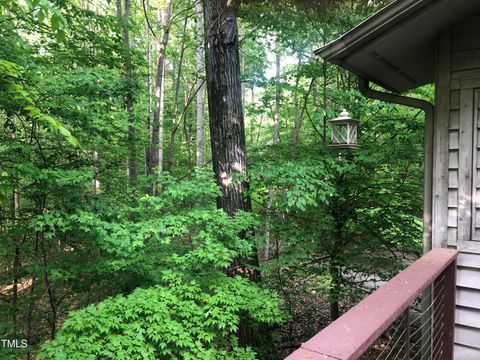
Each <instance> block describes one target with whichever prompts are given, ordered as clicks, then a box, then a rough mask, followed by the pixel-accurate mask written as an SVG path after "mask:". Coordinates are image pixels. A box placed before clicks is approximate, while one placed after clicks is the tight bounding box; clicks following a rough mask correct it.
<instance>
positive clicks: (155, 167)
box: [148, 0, 172, 193]
mask: <svg viewBox="0 0 480 360" xmlns="http://www.w3.org/2000/svg"><path fill="white" fill-rule="evenodd" d="M158 5H159V10H158V20H159V24H162V25H163V27H164V29H163V34H162V38H161V40H160V41H158V43H157V47H158V60H157V74H156V82H155V96H156V104H155V112H154V113H153V125H152V132H151V149H150V164H149V166H148V174H149V175H153V174H155V171H157V172H158V173H161V172H162V170H163V115H164V114H163V113H164V111H163V110H164V107H165V81H164V80H165V51H166V49H167V43H168V37H169V33H170V20H171V11H172V0H167V3H166V6H165V11H164V13H163V18H162V16H161V9H160V7H161V1H160V0H159V4H158ZM151 192H152V193H153V192H154V189H153V187H152V191H151Z"/></svg>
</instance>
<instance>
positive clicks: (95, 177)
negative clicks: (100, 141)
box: [92, 145, 100, 194]
mask: <svg viewBox="0 0 480 360" xmlns="http://www.w3.org/2000/svg"><path fill="white" fill-rule="evenodd" d="M97 147H98V146H97V145H95V149H94V150H93V162H94V163H93V180H92V188H93V189H92V190H93V193H94V194H98V193H99V192H100V180H98V176H99V173H100V162H99V156H98V150H97Z"/></svg>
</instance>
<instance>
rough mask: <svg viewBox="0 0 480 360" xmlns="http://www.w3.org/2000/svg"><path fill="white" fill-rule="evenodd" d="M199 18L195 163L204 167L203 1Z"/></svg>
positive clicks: (197, 9) (197, 4)
mask: <svg viewBox="0 0 480 360" xmlns="http://www.w3.org/2000/svg"><path fill="white" fill-rule="evenodd" d="M195 12H196V16H197V42H196V66H197V86H196V91H197V109H196V139H195V163H196V165H197V166H203V165H204V159H203V142H204V141H203V91H202V86H203V80H202V78H201V74H202V73H203V68H204V64H203V5H202V2H201V1H197V2H196V4H195Z"/></svg>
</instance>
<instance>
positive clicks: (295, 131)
mask: <svg viewBox="0 0 480 360" xmlns="http://www.w3.org/2000/svg"><path fill="white" fill-rule="evenodd" d="M301 65H302V58H301V57H300V56H298V64H297V78H296V80H295V100H294V105H295V124H294V127H293V134H292V144H293V145H298V143H299V142H300V128H301V116H300V103H299V99H298V85H299V83H300V66H301Z"/></svg>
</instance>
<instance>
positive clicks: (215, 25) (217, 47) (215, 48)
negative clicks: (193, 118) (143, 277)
mask: <svg viewBox="0 0 480 360" xmlns="http://www.w3.org/2000/svg"><path fill="white" fill-rule="evenodd" d="M204 4H205V9H204V10H205V14H204V16H205V62H206V75H207V92H208V113H209V116H210V139H211V147H212V164H213V170H214V172H215V176H216V180H217V183H218V185H219V186H220V188H221V190H222V194H223V196H221V197H219V198H218V199H217V206H218V207H219V208H221V209H223V210H225V211H226V212H227V213H228V214H229V215H232V216H233V215H234V214H235V213H236V212H237V211H238V210H249V209H248V208H247V202H246V201H245V198H244V193H245V190H246V182H245V180H244V179H242V181H238V177H245V176H246V172H247V154H246V146H245V129H244V122H243V108H242V90H241V82H240V57H239V48H238V34H237V14H236V11H235V8H234V7H233V6H227V3H226V1H225V0H206V1H205V3H204Z"/></svg>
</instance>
